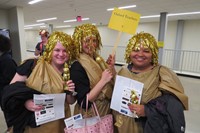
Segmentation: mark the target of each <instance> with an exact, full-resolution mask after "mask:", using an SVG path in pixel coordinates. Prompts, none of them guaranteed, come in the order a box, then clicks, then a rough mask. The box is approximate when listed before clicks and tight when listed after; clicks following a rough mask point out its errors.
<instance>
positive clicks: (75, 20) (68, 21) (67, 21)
mask: <svg viewBox="0 0 200 133" xmlns="http://www.w3.org/2000/svg"><path fill="white" fill-rule="evenodd" d="M89 19H90V18H82V19H81V20H82V21H84V20H89ZM70 22H77V19H71V20H65V21H64V23H70Z"/></svg>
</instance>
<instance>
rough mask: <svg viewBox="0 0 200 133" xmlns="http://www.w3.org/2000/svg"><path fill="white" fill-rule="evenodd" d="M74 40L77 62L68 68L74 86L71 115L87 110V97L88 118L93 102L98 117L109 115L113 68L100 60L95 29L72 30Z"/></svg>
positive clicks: (80, 28)
mask: <svg viewBox="0 0 200 133" xmlns="http://www.w3.org/2000/svg"><path fill="white" fill-rule="evenodd" d="M72 37H73V40H74V44H75V46H76V54H77V58H76V59H77V61H75V62H74V63H73V64H72V66H71V69H70V70H71V79H72V80H73V81H74V83H75V91H76V92H77V93H78V94H77V96H76V99H77V104H76V105H75V111H74V114H78V113H80V112H81V110H83V109H81V104H82V103H83V105H82V108H84V109H85V108H86V97H87V96H88V101H89V105H88V108H89V110H88V115H92V114H93V113H92V109H91V108H90V106H91V102H95V103H96V106H97V109H98V111H99V114H100V116H104V115H106V114H109V113H111V110H110V100H111V95H112V89H113V84H111V80H112V77H113V74H112V72H111V71H112V70H111V69H113V68H110V69H108V68H109V67H108V66H107V64H106V63H105V61H104V60H103V58H102V57H101V56H99V54H98V52H99V50H100V47H101V46H102V44H101V37H100V34H99V31H98V30H97V27H96V26H94V25H91V24H83V25H80V26H77V27H75V31H74V33H73V36H72ZM82 112H83V111H82Z"/></svg>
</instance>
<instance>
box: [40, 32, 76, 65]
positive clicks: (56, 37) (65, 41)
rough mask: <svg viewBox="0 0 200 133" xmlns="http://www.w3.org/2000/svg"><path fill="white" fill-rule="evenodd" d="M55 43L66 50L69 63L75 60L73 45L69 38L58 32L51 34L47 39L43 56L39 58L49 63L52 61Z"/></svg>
mask: <svg viewBox="0 0 200 133" xmlns="http://www.w3.org/2000/svg"><path fill="white" fill-rule="evenodd" d="M57 42H60V43H61V44H62V45H63V46H64V47H65V48H66V51H67V53H68V54H69V61H68V62H69V63H70V62H71V61H72V60H73V59H75V52H74V45H73V40H72V38H71V36H70V35H67V34H66V33H64V32H58V31H55V32H53V33H52V34H51V36H50V37H49V39H48V43H47V45H46V48H45V51H44V54H43V56H41V58H43V59H44V60H46V61H47V62H49V63H50V62H51V59H52V52H53V49H54V47H55V45H56V44H57Z"/></svg>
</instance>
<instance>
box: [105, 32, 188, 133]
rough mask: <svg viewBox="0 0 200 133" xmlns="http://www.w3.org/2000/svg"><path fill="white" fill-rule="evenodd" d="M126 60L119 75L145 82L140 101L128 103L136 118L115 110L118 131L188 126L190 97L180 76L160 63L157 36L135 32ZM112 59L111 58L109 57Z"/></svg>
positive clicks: (151, 132) (144, 132) (157, 131)
mask: <svg viewBox="0 0 200 133" xmlns="http://www.w3.org/2000/svg"><path fill="white" fill-rule="evenodd" d="M125 60H126V63H128V65H125V66H123V67H122V68H121V69H120V70H119V72H118V75H120V76H124V77H127V78H130V79H133V80H136V81H139V82H142V83H143V84H144V87H143V92H142V97H141V103H140V104H137V103H134V102H131V101H130V102H129V104H128V107H129V109H130V110H131V111H132V112H133V113H135V114H136V115H137V118H132V117H128V116H125V115H122V114H120V113H119V112H116V111H113V115H114V120H115V132H116V133H169V132H170V133H182V132H184V129H185V119H184V114H183V110H184V109H188V97H187V96H186V95H185V94H184V89H183V86H182V85H181V82H180V81H179V79H178V77H177V75H176V74H175V73H174V72H173V71H171V70H170V69H168V68H167V67H165V66H162V65H159V64H158V46H157V42H156V39H155V38H154V37H153V36H152V35H151V34H149V33H144V32H140V33H138V34H136V35H134V36H133V37H132V38H131V39H130V40H129V43H128V45H127V47H126V51H125ZM108 61H109V60H108Z"/></svg>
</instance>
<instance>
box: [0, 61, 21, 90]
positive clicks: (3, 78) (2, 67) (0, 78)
mask: <svg viewBox="0 0 200 133" xmlns="http://www.w3.org/2000/svg"><path fill="white" fill-rule="evenodd" d="M16 69H17V65H16V63H15V62H14V61H13V60H12V59H5V60H3V61H2V62H1V63H0V89H3V87H4V86H6V85H8V84H9V83H10V81H11V80H12V78H13V77H14V75H15V73H16Z"/></svg>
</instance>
